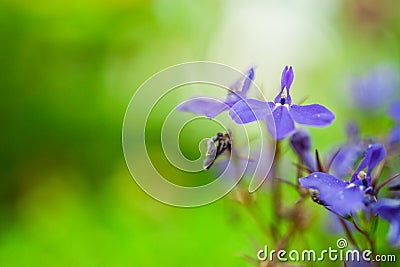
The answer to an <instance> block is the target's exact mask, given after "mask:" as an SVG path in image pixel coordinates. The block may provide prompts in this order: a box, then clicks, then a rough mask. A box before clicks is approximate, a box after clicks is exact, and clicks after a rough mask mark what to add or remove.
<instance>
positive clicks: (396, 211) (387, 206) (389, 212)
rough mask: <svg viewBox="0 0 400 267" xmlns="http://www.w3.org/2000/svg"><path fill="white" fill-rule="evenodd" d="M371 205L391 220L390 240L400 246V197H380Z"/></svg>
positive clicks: (384, 217) (386, 218)
mask: <svg viewBox="0 0 400 267" xmlns="http://www.w3.org/2000/svg"><path fill="white" fill-rule="evenodd" d="M371 207H372V209H373V211H374V212H375V213H376V214H378V215H379V216H381V217H382V218H383V219H385V220H387V221H388V222H389V224H390V228H389V233H388V240H389V242H390V243H391V244H392V245H394V246H400V199H387V198H383V199H379V200H378V201H377V202H376V203H373V204H372V205H371Z"/></svg>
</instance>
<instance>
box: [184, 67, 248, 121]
mask: <svg viewBox="0 0 400 267" xmlns="http://www.w3.org/2000/svg"><path fill="white" fill-rule="evenodd" d="M253 79H254V68H250V69H249V70H248V71H247V73H246V78H245V79H244V81H243V86H242V88H241V90H239V88H238V87H240V85H239V84H240V82H241V81H242V80H239V81H238V82H236V83H235V84H234V85H233V86H232V88H231V90H229V92H228V94H227V96H226V99H225V100H222V99H221V100H219V99H213V98H208V97H195V98H192V99H189V100H188V101H186V102H184V103H182V104H181V105H179V106H178V110H179V111H187V112H192V113H195V114H201V115H204V116H206V117H208V118H210V119H212V118H214V117H216V116H217V115H218V114H220V113H222V112H224V111H226V110H228V109H230V108H231V107H232V106H233V105H234V104H235V103H236V102H238V101H239V100H241V99H245V98H246V95H247V92H248V90H249V88H250V85H251V82H252V81H253Z"/></svg>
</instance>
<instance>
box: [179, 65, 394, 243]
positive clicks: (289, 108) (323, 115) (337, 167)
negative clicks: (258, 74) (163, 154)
mask: <svg viewBox="0 0 400 267" xmlns="http://www.w3.org/2000/svg"><path fill="white" fill-rule="evenodd" d="M380 74H381V73H380V72H379V71H374V72H373V74H372V75H369V76H368V77H364V78H363V82H362V83H361V82H360V83H358V84H357V86H356V87H355V91H357V92H358V93H357V92H356V93H357V94H358V95H363V96H365V93H360V92H359V91H360V90H364V89H365V88H366V87H367V88H369V87H368V82H369V83H371V82H372V83H373V85H374V86H373V87H378V88H383V87H390V82H389V84H388V80H387V79H386V80H385V79H382V77H381V76H382V75H380ZM391 77H392V76H391ZM253 79H254V69H253V68H251V69H250V70H249V71H248V72H247V73H246V78H245V79H244V81H243V86H242V87H241V89H240V90H234V91H232V90H231V91H230V92H229V93H228V95H227V97H226V99H225V100H221V101H219V100H215V99H204V98H196V99H191V100H188V101H186V102H185V103H183V104H182V105H181V106H180V107H179V110H181V111H188V112H193V113H196V114H202V115H205V116H207V117H208V118H214V117H215V116H217V115H218V114H220V113H221V112H224V111H229V115H230V116H231V118H232V120H233V121H234V122H236V123H238V124H246V123H251V122H254V121H262V120H266V117H267V116H268V115H272V118H273V123H269V122H268V123H266V125H267V129H268V131H269V132H270V134H271V136H272V137H273V138H275V139H276V140H282V139H285V138H286V137H289V136H290V143H291V146H292V148H293V150H294V152H295V153H296V154H297V155H298V156H299V158H300V159H301V161H302V164H303V165H304V166H302V167H303V168H304V169H307V170H308V172H309V175H308V176H306V177H300V178H299V179H298V184H299V185H300V186H299V187H300V190H309V192H310V195H311V196H312V199H313V200H314V201H315V202H317V203H318V204H320V205H322V206H324V207H325V208H326V209H327V210H329V211H330V212H332V213H334V214H336V215H337V216H339V217H340V218H342V219H343V220H348V221H349V222H351V223H353V224H354V225H355V226H356V229H357V228H358V227H357V219H358V217H359V215H360V213H364V214H367V215H368V216H367V217H369V218H370V219H371V220H375V219H377V218H379V217H381V218H383V219H384V220H386V221H388V222H389V224H390V229H389V233H388V239H389V241H390V243H391V244H393V245H400V195H399V194H396V193H393V192H396V191H398V190H400V185H399V184H395V183H394V184H393V183H392V180H394V179H395V178H396V177H397V175H393V176H392V177H390V178H388V179H385V180H383V179H381V177H380V176H382V170H383V167H384V166H385V162H386V161H387V152H386V150H387V149H390V151H397V150H396V149H394V150H393V149H392V148H393V147H394V146H395V145H396V144H397V143H399V141H400V101H398V102H395V103H394V104H392V105H391V107H390V108H389V114H390V116H391V117H392V118H393V119H394V120H395V121H396V122H397V126H395V127H394V128H393V129H392V130H391V131H390V133H389V134H388V136H387V138H385V140H382V143H383V144H385V145H382V144H380V143H375V142H370V143H368V141H365V140H362V139H361V138H360V136H359V130H358V128H357V126H356V125H355V124H350V125H349V127H348V137H349V138H348V142H347V143H346V144H345V145H343V146H342V147H341V148H340V149H339V150H338V151H337V152H336V153H335V154H334V155H333V156H332V158H331V160H330V162H329V164H325V166H327V167H323V165H324V164H322V163H321V162H320V159H319V158H318V157H314V156H313V153H312V152H311V140H310V136H309V134H308V133H307V132H306V131H305V130H302V129H298V130H296V127H295V123H297V124H301V125H307V126H314V127H326V126H328V125H330V124H331V123H332V122H333V120H334V119H335V115H334V114H333V113H332V112H331V111H330V110H328V109H327V108H325V107H324V106H322V105H319V104H311V105H296V104H294V103H293V102H292V98H291V95H290V89H291V86H292V83H293V80H294V72H293V69H292V67H288V66H286V67H285V68H284V70H283V73H282V78H281V88H280V91H279V93H278V95H277V96H276V97H275V99H274V101H271V102H264V101H261V100H257V99H252V98H248V97H247V93H248V91H249V88H250V86H251V83H252V81H253ZM392 80H393V79H392ZM391 90H393V88H391ZM374 91H375V92H376V90H374ZM378 100H379V99H378ZM384 100H385V101H386V99H384ZM363 101H364V102H368V101H370V99H369V98H368V97H367V98H366V99H364V100H363ZM360 102H362V101H360ZM367 106H371V104H369V105H367ZM385 146H386V149H385ZM358 160H361V161H360V162H359V164H358V167H357V168H356V169H355V171H352V172H349V170H352V169H353V168H354V165H355V164H356V163H357V161H358ZM374 170H375V171H374ZM347 176H349V179H348V180H347V179H346V177H347ZM379 180H383V181H381V182H380V183H379V184H378V182H379ZM388 184H391V186H389V191H390V193H388V194H387V196H386V197H382V198H381V197H380V196H378V193H379V191H380V189H381V188H382V187H384V186H385V185H388ZM364 217H365V216H364Z"/></svg>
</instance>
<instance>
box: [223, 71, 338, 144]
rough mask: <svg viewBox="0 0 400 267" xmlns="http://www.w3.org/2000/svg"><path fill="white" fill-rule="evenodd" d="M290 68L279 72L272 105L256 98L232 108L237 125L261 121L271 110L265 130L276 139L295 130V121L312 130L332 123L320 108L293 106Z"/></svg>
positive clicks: (244, 100) (331, 114) (314, 106)
mask: <svg viewBox="0 0 400 267" xmlns="http://www.w3.org/2000/svg"><path fill="white" fill-rule="evenodd" d="M293 79H294V73H293V69H292V67H288V66H286V67H285V69H284V70H283V72H282V78H281V90H280V92H279V94H278V95H277V96H276V97H275V100H274V102H264V101H260V100H256V99H243V100H240V101H238V102H237V103H235V104H234V105H233V106H232V109H231V110H230V115H231V117H232V119H233V120H234V121H235V122H236V123H239V124H244V123H249V122H253V121H256V120H265V119H266V117H267V115H269V114H270V111H272V117H273V119H274V123H275V128H274V125H273V124H271V123H267V128H268V131H269V132H270V133H271V135H273V136H274V137H275V139H277V140H281V139H284V138H285V137H287V136H288V135H290V134H292V133H293V132H294V131H295V122H296V123H298V124H304V125H309V126H316V127H325V126H328V125H329V124H331V123H332V121H333V120H334V119H335V115H334V114H333V113H332V112H331V111H329V110H328V109H327V108H325V107H324V106H321V105H318V104H312V105H295V104H293V103H292V98H291V96H290V87H291V85H292V83H293Z"/></svg>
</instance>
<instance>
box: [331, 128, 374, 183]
mask: <svg viewBox="0 0 400 267" xmlns="http://www.w3.org/2000/svg"><path fill="white" fill-rule="evenodd" d="M347 136H348V139H347V142H346V143H345V144H344V145H342V146H341V147H340V148H339V151H338V153H337V154H336V156H335V158H334V159H333V162H332V166H331V170H332V174H333V175H335V176H336V177H338V178H341V179H343V178H345V177H347V176H348V175H349V174H350V173H349V170H350V171H351V170H352V169H353V167H354V164H355V163H356V161H357V160H358V159H360V158H361V156H362V154H363V153H364V151H365V148H366V145H365V143H364V142H363V141H362V140H360V134H359V128H358V126H357V125H356V124H354V123H349V124H348V126H347Z"/></svg>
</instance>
